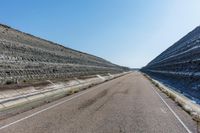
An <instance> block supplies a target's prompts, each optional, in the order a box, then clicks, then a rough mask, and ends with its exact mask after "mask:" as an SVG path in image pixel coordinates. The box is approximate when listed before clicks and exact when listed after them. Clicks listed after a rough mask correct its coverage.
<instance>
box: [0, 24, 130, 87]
mask: <svg viewBox="0 0 200 133" xmlns="http://www.w3.org/2000/svg"><path fill="white" fill-rule="evenodd" d="M126 70H127V68H125V67H121V66H118V65H115V64H112V63H110V62H108V61H106V60H104V59H102V58H99V57H96V56H93V55H90V54H87V53H83V52H80V51H76V50H73V49H70V48H66V47H63V46H61V45H59V44H56V43H53V42H50V41H47V40H44V39H41V38H38V37H35V36H32V35H29V34H27V33H23V32H20V31H18V30H15V29H12V28H10V27H8V26H5V25H0V85H7V84H16V83H18V84H21V83H24V82H35V81H45V80H48V79H52V80H54V79H70V78H74V77H77V78H80V77H85V76H91V75H96V74H107V73H111V74H114V73H120V72H123V71H126Z"/></svg>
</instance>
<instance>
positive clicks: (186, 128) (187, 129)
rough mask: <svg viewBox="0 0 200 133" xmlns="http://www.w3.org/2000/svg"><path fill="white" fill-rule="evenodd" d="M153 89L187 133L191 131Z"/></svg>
mask: <svg viewBox="0 0 200 133" xmlns="http://www.w3.org/2000/svg"><path fill="white" fill-rule="evenodd" d="M153 91H154V92H155V93H156V94H157V95H158V96H159V97H160V99H161V100H162V101H163V103H164V104H165V105H166V106H167V108H168V109H169V110H170V111H171V112H172V114H173V115H174V116H175V117H176V119H177V120H178V121H179V122H180V123H181V125H182V126H183V127H184V128H185V130H186V131H187V132H188V133H192V132H191V131H190V130H189V128H188V127H187V126H186V125H185V124H184V123H183V121H182V120H181V119H180V117H179V116H178V115H177V114H176V113H175V112H174V110H173V109H172V108H171V107H170V106H169V105H168V104H167V102H166V101H165V100H164V99H163V98H162V97H161V95H160V94H159V93H158V92H157V91H156V90H155V89H154V88H153Z"/></svg>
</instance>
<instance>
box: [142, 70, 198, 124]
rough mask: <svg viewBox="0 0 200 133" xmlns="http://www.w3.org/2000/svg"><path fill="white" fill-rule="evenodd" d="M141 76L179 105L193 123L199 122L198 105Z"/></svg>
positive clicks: (153, 80) (155, 81)
mask: <svg viewBox="0 0 200 133" xmlns="http://www.w3.org/2000/svg"><path fill="white" fill-rule="evenodd" d="M143 75H144V76H145V77H146V78H147V79H149V80H150V81H151V82H152V83H153V84H154V85H155V86H156V87H157V88H158V89H159V90H161V91H162V92H163V93H165V94H166V95H167V96H169V97H170V98H171V99H172V100H174V101H175V102H176V103H177V104H178V105H180V106H181V107H182V108H183V110H185V111H186V112H188V113H189V114H190V115H191V116H192V118H193V119H194V120H195V121H197V122H200V105H198V104H195V103H193V102H192V100H190V99H188V98H187V97H185V96H184V95H182V94H180V93H178V92H176V91H174V90H172V89H170V88H169V87H166V86H165V85H163V84H162V83H160V82H159V81H157V80H155V79H152V78H151V77H150V76H148V75H146V74H144V73H143Z"/></svg>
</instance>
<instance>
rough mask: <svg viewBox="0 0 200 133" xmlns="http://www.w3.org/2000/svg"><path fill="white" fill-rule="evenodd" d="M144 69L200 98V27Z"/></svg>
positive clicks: (195, 97) (186, 93)
mask: <svg viewBox="0 0 200 133" xmlns="http://www.w3.org/2000/svg"><path fill="white" fill-rule="evenodd" d="M142 71H144V72H146V73H148V74H150V75H151V76H153V77H154V78H157V79H159V80H161V81H162V82H164V83H166V84H168V85H170V86H172V87H173V88H174V89H176V90H177V91H180V92H182V93H183V94H185V95H186V96H188V97H190V98H192V99H194V100H197V101H199V100H200V27H197V28H195V29H194V30H193V31H192V32H190V33H188V34H187V35H186V36H185V37H183V38H182V39H180V40H179V41H178V42H176V43H175V44H174V45H172V46H171V47H169V48H168V49H167V50H165V51H164V52H163V53H161V54H160V55H159V56H158V57H156V58H155V59H154V60H153V61H151V62H150V63H149V64H148V65H147V66H146V67H144V68H142Z"/></svg>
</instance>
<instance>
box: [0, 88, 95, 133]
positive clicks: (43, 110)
mask: <svg viewBox="0 0 200 133" xmlns="http://www.w3.org/2000/svg"><path fill="white" fill-rule="evenodd" d="M96 89H98V87H97V88H94V89H91V90H88V91H85V92H83V93H81V94H78V95H76V96H74V97H71V98H69V99H66V100H64V101H61V102H59V103H57V104H54V105H52V106H49V107H47V108H45V109H42V110H40V111H37V112H35V113H33V114H31V115H29V116H26V117H24V118H21V119H19V120H16V121H14V122H12V123H9V124H7V125H4V126H1V127H0V130H2V129H5V128H7V127H10V126H12V125H14V124H17V123H19V122H22V121H24V120H26V119H29V118H31V117H33V116H36V115H38V114H40V113H42V112H45V111H47V110H50V109H52V108H55V107H57V106H59V105H61V104H63V103H65V102H69V101H71V100H73V99H75V98H77V97H80V96H82V95H84V94H86V93H89V92H91V91H94V90H96Z"/></svg>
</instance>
